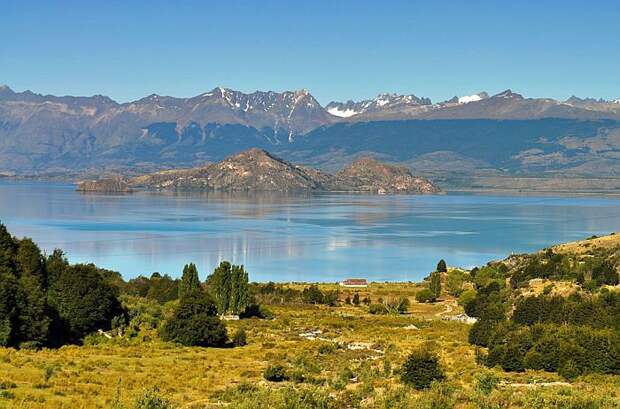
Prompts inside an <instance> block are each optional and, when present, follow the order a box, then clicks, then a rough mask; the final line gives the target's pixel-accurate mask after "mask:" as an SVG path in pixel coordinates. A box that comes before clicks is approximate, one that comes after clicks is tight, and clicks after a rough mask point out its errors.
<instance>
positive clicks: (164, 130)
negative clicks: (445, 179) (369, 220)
mask: <svg viewBox="0 0 620 409" xmlns="http://www.w3.org/2000/svg"><path fill="white" fill-rule="evenodd" d="M252 147H257V148H261V149H267V150H269V151H272V152H275V153H276V154H278V155H279V156H282V157H283V158H285V159H288V160H295V161H298V162H300V163H304V164H310V165H313V166H317V167H319V168H323V169H329V170H333V169H338V168H340V167H342V165H343V164H345V163H348V162H350V161H351V160H352V159H354V158H356V157H358V156H361V155H370V156H376V157H378V158H381V159H385V160H388V161H392V162H402V163H404V164H406V165H408V166H411V167H412V168H414V169H415V170H416V172H417V171H421V172H422V173H424V172H431V173H433V172H437V171H450V170H452V171H454V172H457V173H463V172H465V173H476V172H480V171H485V172H487V171H490V172H496V173H508V174H511V175H512V174H515V175H529V174H536V175H541V174H542V175H544V174H548V173H557V172H568V173H569V174H572V175H595V176H600V175H603V176H615V175H618V174H620V100H615V101H606V100H601V99H593V98H578V97H571V98H569V99H567V100H566V101H557V100H554V99H550V98H526V97H524V96H522V95H520V94H518V93H515V92H512V91H511V90H506V91H504V92H501V93H499V94H496V95H491V96H490V95H489V94H488V93H486V92H480V93H477V94H474V95H468V96H460V97H459V96H456V97H454V98H452V99H450V100H447V101H442V102H432V101H431V100H430V99H429V98H425V97H418V96H416V95H397V94H388V93H383V94H380V95H378V96H377V97H376V98H374V99H369V100H364V101H357V102H356V101H347V102H335V101H334V102H330V103H329V104H327V105H326V106H325V107H323V106H322V105H321V104H320V103H319V102H318V101H317V100H316V99H315V98H314V97H313V96H312V95H311V94H310V93H309V92H308V91H307V90H298V91H285V92H273V91H256V92H253V93H249V94H246V93H243V92H240V91H235V90H231V89H228V88H222V87H218V88H215V89H213V90H211V91H209V92H205V93H203V94H200V95H197V96H194V97H190V98H176V97H170V96H160V95H156V94H153V95H149V96H147V97H144V98H142V99H139V100H137V101H132V102H127V103H118V102H116V101H114V100H112V99H111V98H109V97H106V96H102V95H95V96H91V97H73V96H61V97H58V96H52V95H40V94H36V93H33V92H31V91H25V92H15V91H13V90H11V89H10V88H9V87H7V86H0V172H2V173H4V174H15V173H16V174H34V175H41V174H46V175H50V174H59V175H62V174H67V173H82V174H83V173H84V172H90V171H92V172H101V171H102V170H104V171H110V172H119V173H134V174H138V173H146V172H152V171H157V170H161V169H169V168H177V167H189V166H201V165H204V164H205V163H209V162H213V161H219V160H221V159H223V158H224V157H226V156H229V155H231V154H233V153H235V152H239V151H243V150H247V149H250V148H252ZM446 161H448V162H449V163H446ZM448 165H449V166H448ZM423 166H426V167H425V168H424V167H423Z"/></svg>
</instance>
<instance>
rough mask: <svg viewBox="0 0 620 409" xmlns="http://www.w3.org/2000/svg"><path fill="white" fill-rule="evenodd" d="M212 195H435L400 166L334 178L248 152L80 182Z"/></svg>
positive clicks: (361, 163)
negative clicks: (201, 163) (198, 163)
mask: <svg viewBox="0 0 620 409" xmlns="http://www.w3.org/2000/svg"><path fill="white" fill-rule="evenodd" d="M130 187H131V188H145V189H155V190H184V189H188V190H215V191H281V192H292V191H336V190H337V191H354V192H369V193H438V192H439V189H438V188H437V187H436V186H435V185H433V184H432V183H431V182H430V181H429V180H427V179H424V178H421V177H416V176H413V175H412V174H411V172H410V171H409V170H408V169H407V168H405V167H403V166H395V165H389V164H385V163H380V162H377V161H376V160H373V159H370V158H362V159H360V160H358V161H356V162H354V163H352V164H351V165H349V166H348V167H346V168H344V169H342V170H341V171H340V172H338V173H337V174H336V175H331V174H328V173H324V172H321V171H318V170H316V169H311V168H305V167H302V166H297V165H294V164H292V163H289V162H287V161H284V160H282V159H280V158H278V157H276V156H274V155H272V154H270V153H269V152H266V151H264V150H262V149H257V148H254V149H250V150H248V151H245V152H241V153H239V154H236V155H233V156H231V157H229V158H226V159H224V160H223V161H221V162H218V163H214V164H211V165H207V166H202V167H198V168H192V169H182V170H172V171H165V172H157V173H153V174H148V175H143V176H137V177H134V178H129V179H122V180H121V179H110V178H102V179H99V180H95V181H83V182H80V183H79V184H78V190H80V191H100V192H125V191H128V190H129V188H130Z"/></svg>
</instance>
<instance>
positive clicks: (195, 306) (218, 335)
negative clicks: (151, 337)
mask: <svg viewBox="0 0 620 409" xmlns="http://www.w3.org/2000/svg"><path fill="white" fill-rule="evenodd" d="M160 335H161V337H162V339H163V340H165V341H172V342H178V343H180V344H182V345H187V346H202V347H210V346H223V345H225V344H226V341H227V340H228V335H227V333H226V327H225V325H224V323H223V322H222V321H221V320H220V319H219V317H218V316H217V307H216V306H215V303H214V302H213V300H212V299H211V297H210V296H209V295H208V294H205V293H203V292H201V291H194V292H191V293H190V294H187V295H185V296H184V297H183V299H181V300H180V303H179V305H178V307H177V308H176V309H175V311H174V314H173V316H172V317H170V319H168V320H167V321H166V323H165V324H164V326H163V327H162V329H161V331H160Z"/></svg>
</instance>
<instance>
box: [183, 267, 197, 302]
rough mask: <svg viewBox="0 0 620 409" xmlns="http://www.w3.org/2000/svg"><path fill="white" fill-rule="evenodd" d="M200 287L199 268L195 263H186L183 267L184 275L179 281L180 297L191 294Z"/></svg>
mask: <svg viewBox="0 0 620 409" xmlns="http://www.w3.org/2000/svg"><path fill="white" fill-rule="evenodd" d="M199 289H200V279H199V278H198V269H197V268H196V265H195V264H194V263H189V264H186V265H185V267H183V276H182V277H181V282H180V283H179V298H183V296H185V295H187V294H189V293H190V292H193V291H196V290H199Z"/></svg>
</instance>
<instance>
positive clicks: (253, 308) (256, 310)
mask: <svg viewBox="0 0 620 409" xmlns="http://www.w3.org/2000/svg"><path fill="white" fill-rule="evenodd" d="M239 318H242V319H246V318H260V319H271V318H273V313H272V312H271V311H269V310H268V309H267V308H265V307H263V306H262V305H259V304H256V303H253V304H250V305H248V306H247V307H245V310H244V311H243V312H242V313H241V314H239Z"/></svg>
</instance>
